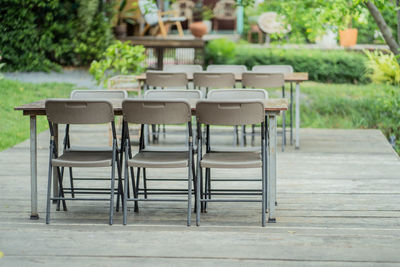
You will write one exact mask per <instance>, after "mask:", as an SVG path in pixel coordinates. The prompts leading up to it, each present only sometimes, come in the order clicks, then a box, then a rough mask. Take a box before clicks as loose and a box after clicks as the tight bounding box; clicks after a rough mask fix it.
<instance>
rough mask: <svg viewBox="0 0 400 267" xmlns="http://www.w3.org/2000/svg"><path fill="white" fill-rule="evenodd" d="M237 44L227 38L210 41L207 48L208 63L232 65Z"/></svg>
mask: <svg viewBox="0 0 400 267" xmlns="http://www.w3.org/2000/svg"><path fill="white" fill-rule="evenodd" d="M235 50H236V44H235V43H234V42H233V41H231V40H228V39H226V38H221V39H216V40H212V41H210V42H209V43H208V44H207V46H206V62H208V63H209V64H230V63H232V62H233V61H234V59H235Z"/></svg>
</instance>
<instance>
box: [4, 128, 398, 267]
mask: <svg viewBox="0 0 400 267" xmlns="http://www.w3.org/2000/svg"><path fill="white" fill-rule="evenodd" d="M80 133H81V134H86V135H88V134H91V135H92V136H93V138H92V140H94V139H97V138H102V139H104V140H105V142H106V141H107V131H105V134H103V133H102V132H100V131H97V129H95V128H87V129H83V130H82V131H81V132H80ZM301 136H302V147H301V150H294V149H293V147H291V146H287V150H286V151H285V152H284V153H282V152H279V153H278V190H277V194H278V195H277V199H278V207H277V223H275V224H268V225H267V227H265V228H261V227H260V221H261V216H260V214H259V211H260V204H259V203H241V204H238V203H218V204H217V203H215V204H214V203H212V204H211V205H210V206H209V209H208V213H207V214H203V215H202V217H201V226H200V227H196V226H192V227H190V228H188V227H186V226H185V219H186V217H185V216H186V214H185V204H183V203H158V202H156V203H141V204H140V208H141V210H140V213H139V214H134V213H133V211H132V209H131V211H130V212H129V216H128V225H127V226H122V214H121V213H117V214H116V217H115V220H114V225H113V226H109V225H107V222H108V209H107V205H108V203H87V202H75V203H71V202H68V203H67V204H68V208H69V211H68V212H62V211H60V212H56V211H55V207H54V206H53V207H52V211H53V213H52V221H51V224H50V225H46V224H45V223H44V217H45V214H44V209H45V191H46V174H47V157H48V133H47V132H45V133H42V134H40V135H39V139H38V192H39V198H38V202H39V203H38V204H39V214H40V220H39V221H31V220H29V213H30V212H29V211H30V191H29V188H30V185H29V182H30V181H29V142H28V141H26V142H23V143H21V144H19V145H17V146H15V147H13V148H11V149H8V150H6V151H3V152H0V251H1V252H2V253H1V252H0V266H28V265H29V266H36V265H51V266H55V265H58V266H65V265H75V266H111V265H117V264H118V265H128V264H130V265H133V264H140V265H141V266H159V265H163V266H188V265H191V266H210V265H215V266H249V265H251V266H266V265H267V264H270V265H271V266H399V264H400V253H399V251H400V160H399V158H398V156H397V155H396V154H395V153H394V152H393V150H392V148H391V147H390V145H389V144H388V143H387V141H386V140H385V138H384V136H383V135H382V133H381V132H379V131H377V130H323V129H301ZM168 138H169V137H168V136H167V143H168V142H170V143H171V141H168V140H171V139H168ZM171 138H172V137H171ZM229 138H231V137H226V136H225V137H221V138H220V140H221V143H226V144H230V143H231V142H232V141H231V140H230V139H229ZM161 140H162V139H161ZM222 140H223V141H222ZM278 140H280V138H278ZM80 141H81V140H80V139H79V138H78V137H77V136H72V142H73V143H74V142H78V143H79V142H80ZM278 147H279V144H278ZM90 172H91V173H93V174H94V173H96V171H90ZM97 172H98V171H97ZM243 174H246V175H248V176H249V177H250V176H251V177H255V176H256V175H257V172H255V171H252V170H250V171H248V170H244V172H238V171H237V170H228V171H226V170H224V171H217V172H215V174H214V175H215V176H217V175H220V177H222V176H224V177H228V176H229V177H239V176H240V175H243ZM148 175H149V176H150V175H152V176H156V175H161V176H163V177H166V176H170V175H176V176H180V177H182V178H183V177H184V176H185V175H186V171H182V170H175V169H174V170H163V171H149V174H148ZM182 186H185V184H183V185H182ZM217 186H218V184H215V187H217ZM232 186H234V187H240V186H243V185H242V184H239V183H233V184H232ZM193 219H194V216H193ZM193 222H194V221H193ZM2 254H4V256H3V257H2V256H1V255H2Z"/></svg>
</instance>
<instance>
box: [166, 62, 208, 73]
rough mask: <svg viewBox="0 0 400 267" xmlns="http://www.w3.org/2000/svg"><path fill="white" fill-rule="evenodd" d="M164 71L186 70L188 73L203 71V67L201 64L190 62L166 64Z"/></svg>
mask: <svg viewBox="0 0 400 267" xmlns="http://www.w3.org/2000/svg"><path fill="white" fill-rule="evenodd" d="M163 71H168V72H184V73H186V74H193V73H195V72H200V71H203V67H202V66H201V65H190V64H179V65H164V69H163Z"/></svg>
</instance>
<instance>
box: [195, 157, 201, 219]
mask: <svg viewBox="0 0 400 267" xmlns="http://www.w3.org/2000/svg"><path fill="white" fill-rule="evenodd" d="M201 172H202V170H201V167H200V163H198V165H197V179H196V192H197V194H196V206H197V207H201V208H200V209H199V208H198V209H197V210H196V226H200V210H202V205H201V204H200V194H201V192H200V180H201V175H200V173H201Z"/></svg>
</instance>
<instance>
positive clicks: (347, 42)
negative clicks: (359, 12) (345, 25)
mask: <svg viewBox="0 0 400 267" xmlns="http://www.w3.org/2000/svg"><path fill="white" fill-rule="evenodd" d="M357 32H358V31H357V29H345V30H343V31H339V37H340V46H343V47H351V46H355V45H356V43H357Z"/></svg>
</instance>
